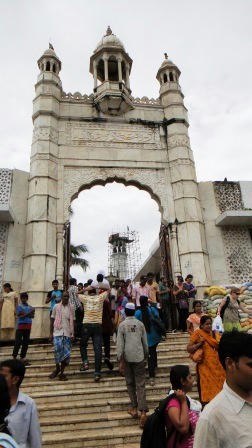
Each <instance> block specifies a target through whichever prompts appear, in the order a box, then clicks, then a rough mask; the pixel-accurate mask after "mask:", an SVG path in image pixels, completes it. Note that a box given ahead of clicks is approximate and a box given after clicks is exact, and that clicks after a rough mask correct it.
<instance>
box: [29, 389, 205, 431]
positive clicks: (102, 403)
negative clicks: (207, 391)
mask: <svg viewBox="0 0 252 448" xmlns="http://www.w3.org/2000/svg"><path fill="white" fill-rule="evenodd" d="M165 396H166V393H164V394H160V395H158V394H153V393H151V394H150V396H148V406H149V407H150V409H154V408H155V407H156V406H157V404H158V403H159V401H160V400H161V399H163V398H164V397H165ZM190 396H191V397H192V398H195V399H197V398H198V393H197V392H191V393H190ZM129 406H130V400H129V397H128V396H125V397H120V398H108V399H106V398H99V399H93V400H85V402H83V400H81V401H78V400H74V401H73V402H71V406H70V403H69V401H67V402H54V403H50V406H48V404H46V403H44V404H43V403H38V405H37V407H38V412H39V416H40V417H41V418H42V417H51V418H52V420H53V418H54V416H66V415H67V417H68V416H70V415H80V414H81V415H82V414H90V413H97V414H102V413H104V412H111V411H114V412H115V411H124V412H127V410H128V408H129ZM66 423H67V421H66V420H65V424H66Z"/></svg>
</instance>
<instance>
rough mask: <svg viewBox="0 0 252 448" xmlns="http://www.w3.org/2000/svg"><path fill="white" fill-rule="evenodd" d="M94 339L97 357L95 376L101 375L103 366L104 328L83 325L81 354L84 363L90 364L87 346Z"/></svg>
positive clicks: (95, 325) (98, 325)
mask: <svg viewBox="0 0 252 448" xmlns="http://www.w3.org/2000/svg"><path fill="white" fill-rule="evenodd" d="M90 337H91V338H92V341H93V347H94V355H95V375H100V374H101V365H102V326H101V324H83V326H82V332H81V341H80V354H81V359H82V362H83V363H84V362H88V355H87V346H88V340H89V338H90Z"/></svg>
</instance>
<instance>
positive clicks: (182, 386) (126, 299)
mask: <svg viewBox="0 0 252 448" xmlns="http://www.w3.org/2000/svg"><path fill="white" fill-rule="evenodd" d="M239 293H240V290H239V289H238V288H232V289H231V293H230V295H229V296H228V298H226V299H225V301H223V302H222V303H221V304H220V306H219V310H218V314H219V315H221V316H222V319H223V323H224V327H225V329H226V330H232V331H227V332H225V333H224V334H223V335H222V334H220V333H219V332H218V331H213V330H212V318H211V317H210V316H209V315H207V314H204V313H203V311H202V301H201V300H199V299H196V294H197V290H196V288H195V286H194V284H193V276H192V275H191V274H189V275H187V277H186V278H185V281H184V279H183V277H181V276H178V277H177V282H176V283H175V284H174V285H173V284H172V283H171V282H168V281H167V279H165V278H161V279H160V281H159V283H157V282H156V281H155V279H154V275H153V274H152V273H148V274H147V275H146V276H141V278H140V282H139V284H138V285H133V284H132V282H131V280H130V279H128V280H126V281H122V280H119V279H116V280H115V282H114V283H113V284H112V285H110V284H109V282H108V281H107V280H106V278H104V275H103V274H102V273H99V274H98V275H97V278H96V280H91V279H90V280H88V281H87V282H86V283H78V284H77V280H76V279H74V278H70V280H69V285H68V287H67V288H65V289H64V290H63V289H60V288H59V283H58V281H57V280H53V281H52V289H51V290H50V291H49V292H48V294H47V297H46V303H47V304H49V313H48V318H49V319H50V324H49V328H50V330H49V340H50V341H51V342H52V343H53V349H54V358H55V369H54V370H53V372H52V373H51V374H50V375H49V378H50V379H51V380H53V379H54V378H57V379H58V380H60V381H67V380H68V377H67V375H66V373H65V369H66V367H67V366H68V365H69V363H70V357H71V352H72V345H73V344H79V347H80V356H81V365H80V371H82V372H85V371H88V370H89V368H90V367H89V358H88V351H87V347H88V342H89V340H90V339H92V343H93V349H94V381H95V382H99V381H100V378H101V371H102V364H103V362H102V361H103V359H102V346H104V364H105V365H106V367H107V368H108V369H110V370H113V369H114V367H115V366H114V363H113V362H112V361H111V359H110V344H111V340H113V341H114V342H115V344H116V353H117V360H118V368H119V373H120V374H121V375H123V376H124V377H125V383H126V387H127V391H128V395H129V399H130V408H129V410H128V413H129V414H130V416H131V417H132V418H134V419H139V426H140V427H141V428H143V436H142V441H141V447H142V448H150V447H151V446H165V447H166V448H171V447H174V446H176V447H177V448H191V447H193V446H195V447H196V448H199V447H201V448H207V447H210V446H213V447H224V448H225V447H238V446H239V447H240V448H249V447H250V446H252V443H251V442H252V433H251V428H250V425H249V421H251V417H252V335H251V334H244V333H241V332H239V331H238V330H240V328H239V325H237V320H238V319H239V317H238V308H239V307H241V309H242V310H243V311H244V310H246V311H247V312H249V310H247V309H246V308H244V307H243V306H242V305H240V303H239V301H238V296H239ZM28 301H29V297H28V294H27V293H21V294H20V303H19V300H18V295H17V294H16V293H15V291H13V290H12V288H11V285H10V284H9V283H6V284H4V295H3V298H2V300H1V301H0V307H1V311H2V313H1V330H3V333H6V334H7V335H8V337H9V338H11V334H13V330H14V328H13V321H14V326H15V342H14V347H13V359H10V360H5V361H3V362H1V364H0V396H1V400H0V402H1V405H0V446H3V447H5V446H8V445H7V442H8V440H9V442H10V441H11V440H12V438H13V445H9V446H13V447H16V446H19V447H21V448H25V447H31V448H39V447H40V446H41V432H40V427H39V421H38V417H37V410H36V405H35V403H34V401H33V400H32V399H31V398H30V397H28V396H27V395H25V394H23V393H22V392H21V391H20V385H21V383H22V381H23V378H24V375H25V366H26V365H29V364H30V362H29V361H28V360H27V357H26V356H27V350H28V345H29V337H30V332H31V326H32V319H33V318H34V316H35V310H34V308H33V307H31V306H30V305H29V303H28ZM172 304H173V305H174V307H175V309H176V310H177V316H178V325H177V328H173V327H174V325H173V321H172V316H171V314H172V310H171V307H172ZM242 307H243V308H242ZM167 331H174V332H176V331H182V332H187V333H188V335H189V343H188V346H187V351H188V356H189V357H190V358H191V361H192V362H194V363H195V366H196V378H197V387H198V392H199V400H200V401H199V402H198V401H196V400H192V399H191V398H190V396H189V395H187V394H188V393H189V392H190V391H191V390H192V387H193V383H194V380H193V376H192V375H191V373H190V369H189V367H188V365H176V366H173V367H172V368H171V371H170V382H171V389H170V390H169V394H168V396H167V397H166V399H165V400H166V401H165V406H164V407H163V410H162V412H163V414H162V415H163V417H162V422H163V424H164V425H165V437H166V442H165V445H158V444H155V443H156V442H157V441H156V442H155V441H153V440H152V437H154V436H155V430H153V427H152V426H150V425H153V421H154V420H153V419H152V415H151V416H150V417H147V413H148V411H149V408H148V402H147V397H146V367H147V369H148V374H149V385H150V386H151V387H154V385H155V381H156V378H155V377H156V369H157V347H158V344H159V343H160V342H162V340H164V339H165V335H166V333H167ZM20 348H21V352H20V359H17V356H18V354H19V350H20ZM2 397H3V399H2ZM202 410H203V412H202ZM238 414H239V430H237V431H236V432H235V433H234V435H233V439H232V440H235V444H233V445H232V444H228V443H229V442H228V441H230V439H229V430H228V428H229V426H230V425H231V422H232V424H233V426H234V424H235V418H236V417H237V415H238ZM158 415H159V416H161V412H160V409H159V414H158ZM220 416H221V419H222V422H225V424H224V423H223V424H222V425H221V428H223V427H225V431H222V432H221V430H220V428H219V427H218V430H215V429H213V428H216V425H217V423H216V422H217V421H218V419H219V418H220ZM227 416H228V417H229V420H227ZM219 426H220V425H219ZM231 426H232V425H231ZM233 426H232V428H231V427H230V431H232V430H233ZM150 428H152V430H151V431H150ZM148 431H149V433H148ZM150 434H152V436H151V435H150ZM1 437H2V439H3V442H4V440H5V439H6V445H4V444H3V443H2V439H1ZM155 437H158V436H155ZM160 437H161V436H160ZM1 443H2V445H1ZM151 443H152V445H151ZM153 443H154V445H153ZM211 443H212V445H211ZM232 443H233V442H232ZM248 443H250V445H249V444H248Z"/></svg>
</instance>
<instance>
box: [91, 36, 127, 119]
mask: <svg viewBox="0 0 252 448" xmlns="http://www.w3.org/2000/svg"><path fill="white" fill-rule="evenodd" d="M131 66H132V59H131V58H130V56H129V55H128V53H126V51H125V49H124V45H123V43H122V42H121V41H120V39H118V37H117V36H116V35H115V34H113V33H112V30H111V28H110V27H108V29H107V32H106V34H105V36H103V38H102V39H101V41H100V42H99V43H98V45H97V47H96V49H95V50H94V53H93V55H92V56H91V58H90V69H89V71H90V73H92V75H93V78H94V102H95V105H96V107H97V109H98V110H99V111H101V112H103V113H104V114H109V115H121V114H123V113H125V112H127V111H128V110H130V109H133V104H132V97H131V90H130V71H131Z"/></svg>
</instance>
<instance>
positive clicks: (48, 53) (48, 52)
mask: <svg viewBox="0 0 252 448" xmlns="http://www.w3.org/2000/svg"><path fill="white" fill-rule="evenodd" d="M44 56H46V57H55V58H57V59H58V60H59V57H58V56H57V55H56V53H55V51H54V48H53V46H52V44H49V48H47V49H46V50H45V51H44V53H43V55H42V57H44Z"/></svg>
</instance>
